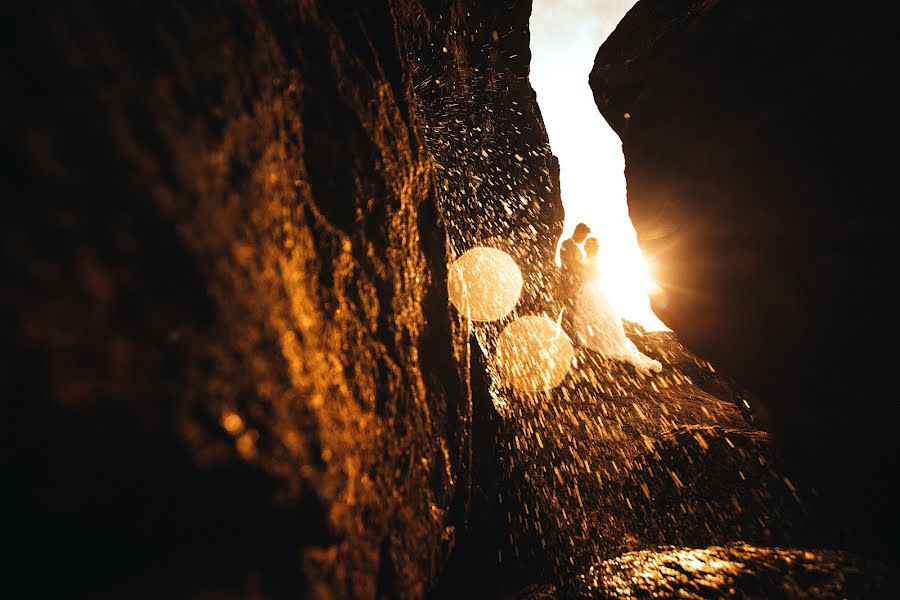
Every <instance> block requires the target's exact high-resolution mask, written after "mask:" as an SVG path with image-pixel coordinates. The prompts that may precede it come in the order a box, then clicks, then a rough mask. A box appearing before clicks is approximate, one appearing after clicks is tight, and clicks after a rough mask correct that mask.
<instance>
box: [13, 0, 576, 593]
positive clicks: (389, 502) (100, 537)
mask: <svg viewBox="0 0 900 600" xmlns="http://www.w3.org/2000/svg"><path fill="white" fill-rule="evenodd" d="M528 10H529V5H528V3H525V2H514V3H508V4H504V5H502V6H494V7H491V9H485V10H484V11H483V12H484V13H485V14H484V15H482V14H475V15H472V14H471V13H467V12H466V11H465V10H463V8H462V7H461V4H460V3H458V2H455V1H448V2H427V3H421V2H416V1H405V0H397V1H390V2H387V1H385V2H364V3H359V2H332V1H329V2H318V3H317V2H311V1H302V2H299V3H294V4H291V3H287V2H262V3H256V2H243V1H235V2H226V3H223V4H221V5H219V6H218V7H217V8H215V9H210V8H209V7H199V6H198V7H193V6H184V5H183V4H181V3H172V2H162V3H152V4H146V3H139V2H123V3H118V4H116V6H115V7H107V8H105V9H103V10H101V9H100V8H98V7H96V6H91V5H89V4H88V3H81V2H65V3H62V4H59V3H55V4H52V5H51V4H50V3H42V2H38V3H30V4H22V5H18V6H16V7H15V9H14V11H13V13H12V14H11V15H10V16H9V17H8V18H7V19H5V20H4V24H3V50H4V52H3V57H2V59H0V61H2V62H0V81H2V85H3V89H4V93H3V104H2V108H3V120H2V129H0V140H2V143H0V153H2V158H3V161H4V164H5V175H4V178H3V193H4V198H5V199H4V202H3V203H2V215H0V228H2V231H0V233H2V261H3V272H4V278H3V284H2V292H0V303H2V304H0V310H2V315H3V333H2V335H3V344H2V360H0V362H2V385H3V389H2V396H3V402H4V417H3V419H2V424H0V427H2V431H3V435H2V439H3V442H2V443H3V452H2V459H0V460H2V461H3V465H4V473H5V476H6V479H5V482H4V489H5V490H6V492H5V493H4V499H3V504H4V514H5V517H11V520H12V523H11V524H10V525H9V526H8V527H4V530H5V532H6V533H5V536H6V539H7V543H8V544H11V545H12V544H14V545H15V547H16V548H17V552H16V554H17V558H18V562H17V564H16V568H15V569H14V571H15V572H17V573H18V574H19V575H20V576H21V579H18V580H15V581H13V582H11V583H10V584H9V585H12V586H15V585H16V584H19V583H22V584H24V585H27V586H28V587H29V588H30V589H31V590H32V592H34V593H40V592H41V591H48V590H49V589H53V590H55V591H56V592H57V594H58V593H59V592H63V593H65V594H67V595H77V594H78V593H79V592H82V591H85V590H92V591H93V592H94V593H101V594H106V595H117V596H118V595H127V596H134V595H147V596H152V597H159V596H172V595H176V596H182V595H188V594H201V593H206V594H233V595H239V596H245V595H249V594H256V595H258V596H281V595H287V596H296V595H297V594H298V593H299V592H301V591H306V592H308V593H309V594H310V595H312V596H315V597H329V596H335V597H348V596H354V597H363V598H365V597H374V596H388V597H396V596H399V595H411V596H420V595H422V594H423V593H424V592H425V590H426V589H427V588H428V587H429V586H430V585H431V584H432V583H433V581H434V580H435V578H436V576H437V574H438V573H439V572H440V570H441V569H442V567H443V564H444V563H445V562H446V559H447V556H448V555H449V553H450V551H451V549H452V548H453V545H454V538H455V535H456V532H457V531H458V529H459V528H460V527H461V526H462V525H464V523H465V520H466V518H467V513H468V506H469V497H470V494H471V478H472V474H471V462H472V456H471V421H472V413H471V410H472V409H471V394H470V391H469V379H468V374H467V370H468V364H469V363H468V360H469V358H468V356H469V344H468V342H467V337H468V331H467V330H465V329H464V328H462V327H461V326H460V323H459V322H458V321H457V320H456V319H455V318H453V317H452V316H451V315H449V314H448V311H447V299H446V291H445V289H446V288H445V279H446V275H445V269H446V262H447V259H448V251H450V252H451V253H452V252H453V250H454V249H455V248H458V247H463V249H464V246H465V244H470V243H474V242H477V241H478V240H479V239H481V238H482V237H487V235H486V233H485V232H484V231H482V230H483V229H484V230H486V229H489V228H488V227H487V226H483V225H478V226H477V227H475V228H473V229H468V230H467V229H465V227H466V221H465V220H464V219H463V218H453V215H449V217H448V218H446V219H442V218H441V217H440V216H439V215H440V211H442V210H443V211H444V212H445V213H446V208H447V205H448V201H447V198H448V193H447V192H448V189H449V186H448V185H445V182H444V180H443V179H441V178H440V177H437V176H436V169H435V167H436V166H443V167H447V166H448V165H447V164H446V163H436V162H435V161H434V159H433V157H432V154H431V153H430V152H429V151H428V145H427V144H426V127H429V126H431V125H432V124H433V123H435V122H437V121H439V120H440V119H439V118H438V117H429V118H430V120H426V116H427V115H426V114H425V112H426V111H431V113H429V114H437V113H436V106H437V105H436V104H435V103H434V102H437V101H438V100H440V98H439V97H438V96H439V95H440V90H437V94H438V96H435V97H434V98H433V100H434V102H432V101H431V99H429V98H425V97H424V96H425V95H427V93H426V92H427V91H424V90H423V100H421V101H420V100H419V99H417V97H416V95H415V92H414V85H419V84H421V83H422V80H423V79H424V78H425V77H426V76H428V75H429V74H430V73H432V72H434V70H435V69H436V68H437V67H436V65H437V63H438V61H444V62H445V63H446V64H445V65H444V67H443V68H445V69H447V70H448V71H451V70H452V71H453V72H454V73H455V77H456V78H457V79H458V80H459V81H462V80H466V81H468V82H469V86H470V92H471V94H472V98H471V102H472V103H473V104H472V106H473V107H474V106H475V105H476V102H475V98H474V96H475V95H477V94H478V93H479V88H478V86H479V85H487V84H488V83H489V82H488V81H486V80H485V78H487V79H489V80H491V81H493V82H494V84H496V83H497V82H498V81H501V80H503V78H504V77H505V76H506V75H505V73H506V71H507V70H509V69H513V71H514V73H513V75H512V76H511V81H512V84H510V85H499V86H498V87H496V89H492V91H491V92H492V94H493V96H492V97H493V98H494V99H493V100H491V99H488V100H487V101H479V102H478V103H477V105H478V106H479V107H481V108H483V107H484V106H485V105H490V104H491V102H494V101H496V102H497V103H498V104H503V105H505V104H506V103H507V102H508V100H509V96H510V95H518V94H520V93H521V90H522V89H523V88H527V79H526V78H525V75H526V73H527V64H528V61H527V53H526V54H523V55H522V56H521V58H519V59H518V61H516V60H514V59H515V57H513V58H512V59H511V58H510V55H513V54H516V53H515V52H513V51H510V50H509V47H511V46H515V47H518V46H522V47H525V48H527V31H526V30H525V29H524V28H523V27H524V24H527V17H528ZM488 17H489V18H488ZM482 20H484V22H483V23H482ZM464 33H465V34H469V35H470V37H466V36H464V35H463V34H464ZM501 40H505V41H501ZM444 47H447V48H449V49H450V50H452V54H451V53H450V52H449V51H448V52H445V51H443V50H442V48H444ZM419 63H422V64H424V65H426V66H425V67H423V66H421V65H420V64H419ZM523 97H524V98H526V99H527V98H529V96H528V94H523ZM444 102H447V100H446V99H444ZM524 104H527V103H523V106H524V110H519V111H517V112H511V111H507V112H506V113H505V114H503V115H500V116H498V117H497V118H496V119H493V121H492V122H491V123H488V120H487V119H481V121H483V122H484V123H485V124H486V125H485V126H484V127H482V132H483V133H482V135H481V137H482V140H481V144H482V145H484V146H488V147H492V146H495V145H498V142H497V140H498V139H499V133H498V132H500V133H503V139H504V141H505V143H507V145H508V147H509V148H512V147H514V146H515V147H517V148H518V147H520V145H519V144H518V143H517V141H516V140H514V139H508V136H507V135H506V133H507V132H512V131H514V130H519V131H525V132H528V135H530V136H531V137H532V138H535V137H536V139H540V138H541V136H542V135H543V129H542V126H541V125H540V122H539V121H538V120H537V119H538V117H537V113H536V111H535V109H534V107H533V105H527V106H525V105H524ZM471 112H472V111H469V113H471ZM498 112H499V111H498ZM469 113H467V112H465V111H457V113H456V116H458V117H460V118H465V119H469V120H470V121H471V120H472V119H473V118H474V116H473V114H469ZM472 126H473V127H476V126H477V123H475V122H474V121H473V123H472ZM492 128H493V129H492ZM473 131H474V130H473ZM544 141H545V140H544ZM535 143H536V144H537V142H535ZM537 145H539V144H537ZM432 146H434V144H432ZM539 150H540V153H538V152H534V153H533V154H531V155H529V156H528V157H527V160H526V161H523V162H524V165H522V167H523V168H525V169H526V170H525V171H521V170H520V176H519V177H518V178H517V179H506V180H504V181H503V182H502V185H503V189H504V190H507V192H508V193H509V194H511V195H512V194H513V193H514V196H515V198H516V199H517V200H518V198H519V197H520V196H522V195H526V194H528V193H529V192H528V190H529V189H539V190H541V194H542V195H540V194H537V195H535V196H534V198H533V202H529V203H528V204H527V208H528V210H529V211H530V212H529V215H531V213H535V214H537V213H540V215H541V219H542V220H540V221H536V222H540V223H544V224H545V225H539V227H540V228H542V231H544V234H545V235H552V231H553V229H554V228H557V229H558V222H557V221H558V220H559V216H560V209H559V205H558V202H557V204H556V205H555V207H554V206H551V205H550V204H548V203H547V201H548V199H549V201H551V202H552V200H553V196H552V194H551V193H550V192H549V191H548V190H549V184H548V182H549V181H550V177H551V171H550V169H552V160H551V158H550V155H549V150H548V149H547V148H546V144H544V145H543V146H540V147H539ZM507 154H508V153H507V152H500V151H498V152H497V153H496V154H495V155H491V156H488V157H487V158H483V159H481V160H480V161H479V162H477V163H473V164H471V165H468V166H467V177H469V178H470V179H472V180H475V179H479V178H480V179H483V180H488V179H489V178H491V177H492V176H493V174H495V173H500V172H504V171H508V170H509V164H508V163H510V162H513V161H515V162H520V161H516V159H514V158H511V157H510V156H507ZM479 156H480V155H479ZM457 159H458V157H457ZM528 167H531V169H530V171H529V170H528ZM532 179H533V181H532ZM507 183H509V184H511V187H510V188H509V189H507V188H506V187H505V186H506V184H507ZM500 185H501V182H500V181H496V182H495V183H493V184H492V186H493V187H494V188H497V187H499V186H500ZM512 185H515V188H513V187H512ZM483 193H484V192H483ZM472 206H474V205H472ZM494 206H495V208H496V209H497V210H500V208H501V207H500V205H497V204H496V203H494ZM479 210H480V209H479ZM547 211H550V213H554V214H556V215H557V216H556V218H555V220H554V218H550V217H548V215H547V214H545V213H546V212H547ZM504 214H506V215H507V221H506V222H505V224H504V226H503V228H502V229H500V230H496V231H492V232H491V235H499V234H504V235H507V236H510V237H514V236H512V232H514V231H517V230H518V229H520V228H522V227H523V226H524V223H523V222H522V221H521V220H518V221H517V220H516V219H515V218H509V215H510V213H509V212H508V211H504ZM487 216H488V219H489V221H486V222H488V223H489V224H490V223H496V222H497V220H496V219H494V218H493V215H487ZM544 217H546V218H544ZM530 218H533V215H531V217H530ZM447 224H449V225H450V232H451V234H452V235H451V236H449V238H448V236H447V231H448V229H447ZM547 232H551V233H547ZM533 233H536V232H532V233H527V234H525V237H528V236H531V235H532V234H533ZM522 239H524V238H522ZM533 247H534V248H535V250H533V251H529V252H532V253H535V252H536V253H537V254H539V255H540V256H539V257H538V258H537V259H535V260H531V259H528V260H523V261H522V262H523V264H525V265H528V264H531V263H537V262H540V261H541V260H546V258H547V256H546V255H547V254H548V253H549V252H550V251H552V250H548V249H547V248H552V246H549V245H548V247H547V248H542V247H540V246H533ZM526 274H528V273H526ZM48 573H49V574H51V576H49V577H48V576H47V574H48ZM45 588H47V589H45Z"/></svg>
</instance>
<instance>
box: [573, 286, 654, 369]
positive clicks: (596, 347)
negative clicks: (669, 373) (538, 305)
mask: <svg viewBox="0 0 900 600" xmlns="http://www.w3.org/2000/svg"><path fill="white" fill-rule="evenodd" d="M572 325H573V329H574V331H573V333H574V334H575V336H574V337H575V339H576V340H577V341H578V342H579V343H580V344H581V345H582V346H585V347H586V348H589V349H590V350H593V351H594V352H598V353H599V354H602V355H603V356H604V357H606V358H613V359H617V360H622V361H626V362H629V363H631V364H632V365H634V366H635V368H636V369H637V370H638V371H640V372H641V373H643V374H645V375H649V374H650V373H651V372H654V373H659V372H660V371H662V365H661V364H660V362H659V361H658V360H654V359H652V358H650V357H649V356H647V355H646V354H643V353H642V352H641V351H640V350H638V349H637V346H635V345H634V342H632V341H631V340H629V339H628V337H626V335H625V329H624V327H623V326H622V319H621V317H619V315H618V313H617V312H616V311H615V309H614V308H613V307H612V305H611V304H610V303H609V300H608V299H607V298H606V294H604V293H603V290H602V289H601V287H600V285H599V283H598V282H597V281H591V282H588V283H586V284H585V285H583V286H582V287H581V289H580V290H579V291H578V295H577V296H576V300H575V314H574V315H573V318H572Z"/></svg>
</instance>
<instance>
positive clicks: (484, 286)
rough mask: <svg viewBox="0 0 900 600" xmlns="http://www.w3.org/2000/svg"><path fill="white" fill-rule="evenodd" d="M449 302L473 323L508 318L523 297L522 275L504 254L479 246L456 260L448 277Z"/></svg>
mask: <svg viewBox="0 0 900 600" xmlns="http://www.w3.org/2000/svg"><path fill="white" fill-rule="evenodd" d="M447 291H448V293H449V294H450V302H452V303H453V305H454V306H455V307H456V308H457V310H459V312H460V313H462V314H464V315H466V316H467V317H468V318H470V319H472V320H473V321H496V320H497V319H502V318H503V317H505V316H506V315H508V314H509V313H510V312H511V311H512V309H513V307H515V305H516V302H518V301H519V294H521V293H522V272H521V271H520V270H519V265H517V264H516V261H514V260H513V258H512V257H511V256H510V255H509V254H507V253H506V252H503V251H502V250H497V249H496V248H488V247H486V246H478V247H476V248H472V249H471V250H468V251H466V252H465V253H464V254H463V255H462V256H460V257H459V258H458V259H456V262H454V263H453V265H452V266H451V267H450V272H449V274H448V276H447Z"/></svg>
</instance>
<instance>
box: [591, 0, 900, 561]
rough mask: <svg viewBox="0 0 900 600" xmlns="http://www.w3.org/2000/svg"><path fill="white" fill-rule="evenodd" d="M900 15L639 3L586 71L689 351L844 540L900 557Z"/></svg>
mask: <svg viewBox="0 0 900 600" xmlns="http://www.w3.org/2000/svg"><path fill="white" fill-rule="evenodd" d="M896 22H897V7H896V6H895V5H894V4H891V3H885V2H861V3H852V4H848V3H825V4H823V3H812V2H755V3H750V4H748V3H743V2H736V1H730V0H720V1H712V2H710V1H706V0H704V1H692V0H670V1H666V2H649V1H642V2H639V3H638V4H637V5H636V6H635V7H634V9H633V10H632V11H631V12H630V13H629V14H628V15H627V16H626V17H625V19H624V20H623V22H622V23H621V24H620V25H619V27H618V28H617V29H616V31H615V32H614V33H613V34H612V35H611V36H610V38H609V39H608V40H607V41H606V42H605V43H604V44H603V46H602V47H601V48H600V51H599V53H598V55H597V59H596V63H595V66H594V70H593V72H592V73H591V85H592V87H593V89H594V93H595V98H596V101H597V105H598V106H599V108H600V110H601V112H602V113H603V115H604V116H605V117H606V119H607V120H608V121H609V123H610V124H611V125H612V126H613V128H614V129H615V130H616V131H617V132H618V133H619V135H620V136H621V137H622V140H623V143H624V149H625V155H626V164H627V167H626V175H627V180H628V202H629V209H630V212H631V217H632V220H633V221H634V224H635V227H636V228H637V231H638V237H639V240H640V243H641V245H642V247H643V249H644V252H645V253H646V254H647V255H648V256H650V257H652V258H653V260H654V261H655V262H656V263H657V265H658V267H659V269H658V271H659V272H658V276H659V283H660V284H661V286H662V287H663V290H664V291H663V293H662V294H660V296H659V297H657V298H656V299H655V302H654V308H655V309H656V310H657V311H658V313H659V314H660V316H661V317H662V318H663V320H664V321H665V322H666V323H667V324H668V325H669V326H670V327H672V328H673V329H674V330H675V332H676V333H677V334H678V336H679V337H680V338H681V339H682V341H683V342H684V343H685V345H686V346H688V347H689V348H691V349H692V350H694V351H695V352H697V353H698V354H699V355H701V356H703V357H704V358H706V359H709V360H711V361H713V362H714V363H716V364H717V365H719V366H720V367H722V368H724V370H725V371H726V372H728V373H729V374H730V375H732V376H734V377H735V378H736V379H737V380H738V381H740V382H741V383H742V384H744V385H746V386H748V387H749V388H751V390H752V391H753V392H754V393H755V394H757V395H758V397H759V399H760V401H761V403H762V406H763V408H764V410H765V413H766V416H767V421H768V423H769V426H770V428H771V430H772V432H773V435H774V438H775V440H776V442H777V443H778V444H779V445H780V447H781V450H782V451H783V452H784V453H785V456H786V457H787V458H788V459H789V461H790V462H791V463H792V464H793V465H794V466H795V467H796V468H797V469H798V470H799V471H800V472H801V473H803V474H804V475H805V476H806V477H807V478H808V479H809V480H810V481H812V482H813V483H814V484H815V485H816V486H818V487H819V488H820V491H821V492H822V494H823V496H824V497H825V498H827V499H829V501H830V502H832V504H833V506H832V508H833V513H832V518H833V521H832V525H831V528H832V530H833V531H840V532H841V533H840V534H839V537H840V540H841V543H842V544H844V543H849V544H853V543H855V544H857V547H859V548H862V549H864V550H865V551H868V552H871V551H875V549H876V548H877V549H878V550H877V551H880V552H886V553H893V554H896V552H895V550H891V549H892V548H896V542H895V541H894V538H895V534H896V532H897V519H896V517H897V515H896V510H894V508H893V506H895V504H896V499H897V496H896V491H895V490H894V488H893V485H892V483H891V482H890V478H889V477H886V476H885V475H886V474H887V473H892V472H895V471H896V468H897V456H898V453H897V445H896V440H895V439H894V438H895V435H894V429H895V427H894V423H895V421H896V418H895V417H896V415H897V410H896V403H895V402H894V401H893V400H892V399H891V395H890V393H889V392H888V390H889V389H890V387H891V384H890V383H889V382H890V379H891V376H890V375H889V373H891V372H892V371H891V370H892V369H893V361H894V357H895V355H896V352H895V349H894V343H893V339H892V338H893V331H894V329H895V327H896V306H897V295H896V292H895V291H894V289H895V286H893V283H892V282H890V281H889V280H890V279H891V277H892V275H890V274H891V273H893V272H895V271H896V264H897V251H896V244H895V243H894V240H895V239H896V236H897V223H896V221H895V220H894V219H890V218H886V213H885V209H884V206H885V204H886V203H889V202H891V201H892V200H891V199H892V198H895V197H896V195H897V191H898V190H897V179H896V177H894V176H893V172H894V164H895V162H896V158H897V152H896V144H895V143H894V141H893V140H894V139H895V138H896V135H897V133H898V130H900V128H898V118H897V114H896V110H895V108H894V107H896V105H897V101H898V93H897V86H896V82H895V81H894V79H895V78H894V77H893V75H892V73H893V71H894V68H893V65H892V62H891V60H892V59H891V58H890V57H891V56H894V55H895V54H896V41H895V40H896V36H895V35H894V32H893V29H894V23H896Z"/></svg>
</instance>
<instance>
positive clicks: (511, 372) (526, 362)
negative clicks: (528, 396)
mask: <svg viewBox="0 0 900 600" xmlns="http://www.w3.org/2000/svg"><path fill="white" fill-rule="evenodd" d="M573 355H574V351H573V349H572V342H571V341H570V340H569V336H568V335H566V332H565V331H563V330H562V327H560V326H559V325H558V324H557V323H556V322H555V321H552V320H550V319H548V318H547V317H545V316H536V315H532V316H527V317H521V318H519V319H516V320H515V321H513V322H512V323H510V324H509V325H507V326H506V328H505V329H504V330H503V333H501V334H500V337H499V338H498V339H497V347H496V350H495V353H494V366H495V368H496V370H497V372H498V374H499V375H500V378H501V380H502V381H503V383H504V384H506V385H509V386H511V387H513V388H515V389H517V390H520V391H523V392H543V391H546V390H549V389H552V388H554V387H556V386H557V385H559V383H560V382H561V381H562V380H563V379H564V378H565V376H566V373H568V372H569V367H570V366H571V364H572V356H573Z"/></svg>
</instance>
